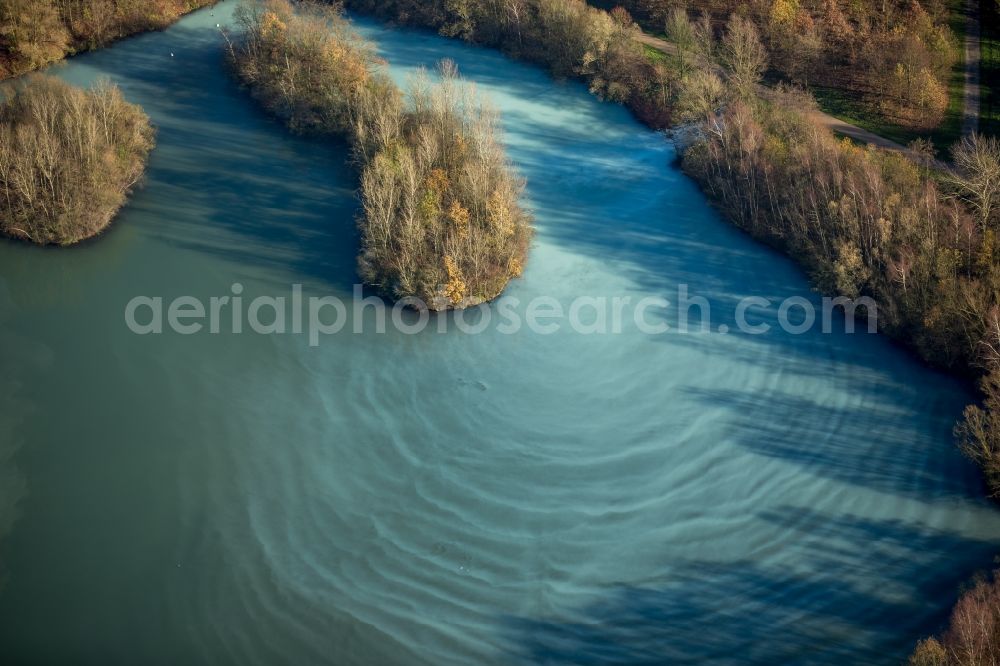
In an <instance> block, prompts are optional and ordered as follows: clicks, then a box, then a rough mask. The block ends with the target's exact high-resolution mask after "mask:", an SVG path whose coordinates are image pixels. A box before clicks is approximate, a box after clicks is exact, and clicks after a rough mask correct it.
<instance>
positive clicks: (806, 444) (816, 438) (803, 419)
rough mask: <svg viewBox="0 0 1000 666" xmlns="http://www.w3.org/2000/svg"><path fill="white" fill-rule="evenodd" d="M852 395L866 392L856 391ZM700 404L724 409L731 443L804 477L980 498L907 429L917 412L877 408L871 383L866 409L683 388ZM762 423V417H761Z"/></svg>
mask: <svg viewBox="0 0 1000 666" xmlns="http://www.w3.org/2000/svg"><path fill="white" fill-rule="evenodd" d="M854 388H855V390H856V391H866V392H867V391H868V389H867V388H866V387H864V386H855V387H854ZM688 393H689V394H690V395H692V396H694V397H695V398H696V399H697V400H699V401H700V402H702V403H703V404H704V405H706V406H718V405H727V406H731V407H732V409H728V410H726V413H727V414H730V415H732V420H731V423H730V424H729V425H731V426H732V428H731V433H732V441H733V442H734V443H735V444H736V445H737V446H739V447H741V448H745V449H747V450H749V451H751V452H753V453H755V454H757V455H761V456H765V457H768V458H777V459H780V460H783V461H785V462H789V463H793V464H795V465H797V466H798V467H800V468H801V469H802V470H803V471H805V472H808V473H810V474H814V475H816V476H820V477H826V478H830V479H833V480H836V481H838V482H840V483H845V484H848V485H852V486H859V487H863V488H868V489H871V490H875V491H878V492H882V493H886V494H888V495H890V496H895V497H909V498H913V499H920V500H924V501H934V500H943V499H947V498H968V497H970V496H975V494H976V490H977V489H978V491H979V493H980V494H982V495H985V488H984V487H982V486H981V484H982V480H981V475H980V474H979V472H978V471H977V470H976V469H975V467H974V466H973V465H971V464H963V463H964V461H962V460H960V459H958V455H957V452H956V451H954V450H952V449H951V448H948V447H946V442H942V441H941V439H940V438H939V437H937V436H935V434H934V433H929V434H926V435H923V436H921V435H920V434H918V433H915V432H914V430H913V428H912V425H911V424H912V421H913V420H915V419H916V418H918V416H919V415H918V413H917V412H916V411H915V409H910V408H904V407H902V406H901V404H903V401H900V402H892V403H889V404H886V403H883V402H882V401H881V400H880V397H879V396H880V394H882V393H883V389H882V387H880V386H878V385H876V386H875V387H873V389H872V390H871V394H870V395H869V396H867V397H866V398H864V401H863V402H864V404H865V405H866V408H865V409H864V410H849V411H847V412H846V413H845V410H844V407H843V406H842V405H826V404H823V403H822V402H819V401H817V400H815V399H813V398H811V397H809V396H804V395H802V396H796V395H790V394H782V395H776V394H774V393H767V394H756V393H751V392H747V391H734V390H704V389H696V388H689V389H688ZM765 413H766V414H767V415H768V416H767V418H760V415H761V414H765Z"/></svg>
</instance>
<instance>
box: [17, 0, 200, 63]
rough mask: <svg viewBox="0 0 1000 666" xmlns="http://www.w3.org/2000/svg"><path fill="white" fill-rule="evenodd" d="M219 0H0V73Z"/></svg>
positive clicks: (157, 24)
mask: <svg viewBox="0 0 1000 666" xmlns="http://www.w3.org/2000/svg"><path fill="white" fill-rule="evenodd" d="M216 1H217V0H3V1H2V2H0V78H9V77H12V76H17V75H19V74H23V73H25V72H30V71H31V70H34V69H38V68H39V67H42V66H43V65H46V64H48V63H50V62H54V61H56V60H61V59H62V58H65V57H66V56H68V55H72V54H74V53H77V52H80V51H88V50H91V49H96V48H100V47H102V46H106V45H107V44H109V43H111V42H113V41H115V40H116V39H121V38H122V37H127V36H128V35H134V34H136V33H140V32H146V31H149V30H160V29H162V28H165V27H166V26H168V25H170V24H171V23H173V22H174V21H176V20H177V19H178V18H180V17H181V16H183V15H184V14H186V13H188V12H190V11H193V10H195V9H198V8H200V7H205V6H206V5H210V4H213V3H214V2H216Z"/></svg>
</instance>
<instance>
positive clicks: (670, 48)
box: [636, 0, 979, 152]
mask: <svg viewBox="0 0 1000 666" xmlns="http://www.w3.org/2000/svg"><path fill="white" fill-rule="evenodd" d="M966 1H967V2H968V3H973V2H974V1H975V0H966ZM978 26H979V23H978V22H977V23H976V27H977V35H978ZM636 40H637V41H638V42H639V43H640V44H645V45H646V46H648V47H650V48H653V49H656V50H657V51H659V52H660V53H663V54H666V55H675V54H676V53H677V47H675V46H674V45H673V44H671V43H670V42H668V41H666V40H663V39H660V38H659V37H653V36H652V35H648V34H646V33H644V32H640V33H639V36H638V37H636ZM978 45H979V40H978V36H977V38H976V46H977V49H978ZM977 53H978V51H977ZM977 77H978V68H977ZM976 90H977V91H978V86H977V87H976ZM966 91H968V84H966ZM966 101H967V102H968V98H967V99H966ZM978 104H979V97H978V92H977V96H976V105H977V110H976V116H977V118H978V113H979V112H978ZM811 115H812V117H813V119H814V120H815V121H816V122H817V123H818V124H819V125H820V126H822V127H826V128H827V129H828V130H830V131H831V132H835V133H836V134H842V135H844V136H846V137H849V138H851V139H853V140H855V141H858V142H861V143H870V144H874V145H876V146H878V147H879V148H886V149H888V150H900V151H903V152H907V148H906V146H903V145H902V144H899V143H896V142H895V141H892V140H891V139H887V138H885V137H883V136H879V135H878V134H875V133H874V132H869V131H868V130H866V129H863V128H861V127H858V126H856V125H852V124H850V123H848V122H845V121H843V120H840V119H839V118H834V117H833V116H831V115H830V114H828V113H823V112H822V111H815V112H814V113H812V114H811Z"/></svg>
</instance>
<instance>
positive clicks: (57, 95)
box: [0, 75, 153, 245]
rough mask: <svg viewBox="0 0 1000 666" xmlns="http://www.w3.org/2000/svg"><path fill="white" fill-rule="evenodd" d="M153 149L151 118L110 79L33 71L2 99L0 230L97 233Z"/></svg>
mask: <svg viewBox="0 0 1000 666" xmlns="http://www.w3.org/2000/svg"><path fill="white" fill-rule="evenodd" d="M152 148H153V129H152V127H151V126H150V123H149V118H148V117H147V116H146V114H145V113H144V112H143V111H142V109H141V108H140V107H138V106H136V105H133V104H129V103H128V102H126V101H125V100H124V99H123V98H122V95H121V92H120V91H119V90H118V88H116V87H115V86H113V85H111V84H109V83H107V82H101V83H98V84H97V85H96V86H95V87H94V88H92V89H91V90H86V91H85V90H82V89H80V88H75V87H73V86H70V85H69V84H66V83H63V82H62V81H60V80H59V79H56V78H52V77H48V76H41V75H33V76H32V77H31V78H29V79H28V80H27V81H25V82H24V83H22V84H20V85H19V86H17V87H16V88H15V89H14V90H13V92H12V93H11V94H10V96H9V97H8V98H7V99H5V100H4V101H3V102H2V103H0V193H2V195H0V196H2V198H0V232H2V233H4V234H6V235H8V236H11V237H15V238H22V239H25V240H28V241H31V242H34V243H39V244H59V245H69V244H72V243H76V242H78V241H81V240H83V239H85V238H89V237H91V236H94V235H96V234H98V233H100V232H101V231H102V230H103V229H104V228H105V227H107V226H108V224H110V222H111V220H112V219H113V218H114V216H115V213H117V212H118V209H119V208H121V206H122V205H123V204H124V203H125V198H126V195H127V194H128V192H129V190H130V189H131V188H132V186H133V185H135V183H136V182H137V181H138V180H139V178H140V177H141V176H142V173H143V171H144V169H145V165H146V160H147V158H148V156H149V152H150V150H152Z"/></svg>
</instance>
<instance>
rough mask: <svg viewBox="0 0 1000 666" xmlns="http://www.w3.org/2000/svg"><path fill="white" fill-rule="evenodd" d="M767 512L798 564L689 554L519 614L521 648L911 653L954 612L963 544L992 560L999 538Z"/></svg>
mask: <svg viewBox="0 0 1000 666" xmlns="http://www.w3.org/2000/svg"><path fill="white" fill-rule="evenodd" d="M759 518H760V519H762V520H764V521H766V522H768V523H772V524H773V525H774V526H775V527H779V528H781V529H783V530H788V531H789V532H792V533H793V535H794V537H793V538H792V539H790V542H791V546H790V547H786V551H785V552H783V553H782V554H783V555H787V556H788V559H789V561H790V562H792V561H794V564H793V565H790V566H780V565H762V564H760V563H757V562H750V561H737V562H731V563H703V562H688V563H684V562H681V563H678V564H677V565H676V566H672V567H671V568H670V569H669V570H668V571H665V572H664V574H663V577H662V579H661V580H660V581H657V582H655V583H651V584H649V585H643V586H639V585H620V586H614V587H613V588H612V589H611V590H609V591H608V592H607V593H606V594H604V595H603V599H602V600H601V601H599V602H596V603H594V604H591V605H588V606H586V607H584V608H583V609H582V610H579V611H576V612H572V613H568V614H566V615H560V616H558V617H553V618H551V619H535V618H510V619H509V623H508V630H509V634H508V637H509V645H511V646H512V647H511V648H510V652H509V656H510V657H512V658H513V659H515V660H517V661H526V662H530V663H537V664H577V665H583V664H704V663H712V664H734V665H735V664H761V665H768V666H770V665H773V664H829V665H831V666H834V665H839V664H845V663H851V664H887V663H899V662H901V661H902V660H903V659H905V656H906V654H907V653H908V652H909V650H910V649H911V648H912V645H911V644H910V638H909V637H910V636H913V635H915V634H916V633H919V632H920V631H921V630H924V629H926V628H927V627H931V628H933V627H936V626H940V625H941V624H942V623H943V622H944V621H945V619H946V613H947V610H946V609H947V608H948V607H949V606H950V603H952V602H954V599H955V598H956V596H957V592H958V590H956V589H955V588H954V586H953V579H952V576H951V575H950V573H949V563H950V562H951V557H952V556H953V554H955V553H960V552H961V553H966V554H968V553H970V552H972V553H976V554H978V555H979V556H980V557H982V558H983V560H984V561H988V558H989V557H990V556H991V555H992V554H993V548H994V545H993V544H992V543H987V542H982V541H977V540H974V539H968V538H962V537H959V536H955V535H953V534H948V533H945V532H943V531H936V530H928V529H919V530H918V529H915V528H912V527H910V526H908V525H905V524H903V523H901V522H899V521H895V520H885V521H878V520H869V519H865V518H862V517H857V516H849V515H847V516H837V517H830V516H826V515H821V514H817V513H813V512H810V511H808V510H803V509H792V508H786V509H782V510H780V511H774V512H771V513H768V514H764V515H761V516H759ZM792 551H802V552H800V553H795V552H792ZM803 554H804V555H806V556H807V557H803ZM796 555H798V556H799V557H798V558H796V557H795V556H796ZM873 556H874V557H877V558H879V560H880V561H881V563H882V564H881V567H880V569H879V570H878V571H877V572H871V567H870V564H869V563H868V562H867V560H868V559H869V558H871V557H873ZM866 573H867V574H868V576H869V577H868V578H863V577H862V576H863V575H865V574H866ZM914 599H933V600H934V603H931V604H926V603H917V602H914V601H913V600H914Z"/></svg>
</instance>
